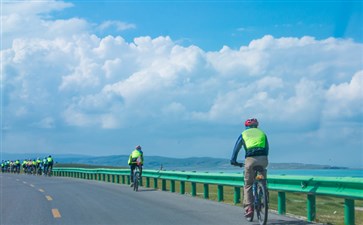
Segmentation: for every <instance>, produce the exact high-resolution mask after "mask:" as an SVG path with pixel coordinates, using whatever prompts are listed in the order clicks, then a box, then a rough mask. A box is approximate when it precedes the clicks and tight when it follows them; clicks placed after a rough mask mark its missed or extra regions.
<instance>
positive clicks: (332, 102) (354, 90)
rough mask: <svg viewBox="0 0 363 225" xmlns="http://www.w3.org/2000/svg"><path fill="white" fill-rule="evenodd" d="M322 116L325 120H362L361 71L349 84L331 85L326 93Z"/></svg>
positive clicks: (362, 72) (362, 81)
mask: <svg viewBox="0 0 363 225" xmlns="http://www.w3.org/2000/svg"><path fill="white" fill-rule="evenodd" d="M325 96H326V107H325V109H324V115H325V116H326V117H327V119H330V120H331V119H335V120H347V119H348V120H349V119H352V118H354V119H355V118H360V121H361V122H362V120H363V118H362V116H363V71H359V72H357V73H356V74H354V76H353V77H352V79H351V81H350V82H344V83H341V84H338V85H336V84H332V85H331V86H330V88H329V89H328V90H327V92H326V95H325Z"/></svg>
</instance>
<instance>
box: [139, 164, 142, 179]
mask: <svg viewBox="0 0 363 225" xmlns="http://www.w3.org/2000/svg"><path fill="white" fill-rule="evenodd" d="M139 171H140V177H141V176H142V165H140V166H139Z"/></svg>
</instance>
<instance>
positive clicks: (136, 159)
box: [128, 145, 144, 187]
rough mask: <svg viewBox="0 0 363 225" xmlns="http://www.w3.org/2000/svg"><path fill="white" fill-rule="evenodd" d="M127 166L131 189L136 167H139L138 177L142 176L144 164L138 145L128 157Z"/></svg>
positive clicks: (142, 154)
mask: <svg viewBox="0 0 363 225" xmlns="http://www.w3.org/2000/svg"><path fill="white" fill-rule="evenodd" d="M128 164H129V166H130V180H131V185H130V186H131V187H132V186H133V182H132V181H133V180H134V170H135V168H136V166H138V167H139V170H140V176H141V175H142V165H143V164H144V153H143V152H142V151H141V146H140V145H138V146H136V147H135V150H133V151H132V152H131V154H130V156H129V161H128Z"/></svg>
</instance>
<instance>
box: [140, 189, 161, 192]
mask: <svg viewBox="0 0 363 225" xmlns="http://www.w3.org/2000/svg"><path fill="white" fill-rule="evenodd" d="M146 191H157V189H139V190H138V192H146Z"/></svg>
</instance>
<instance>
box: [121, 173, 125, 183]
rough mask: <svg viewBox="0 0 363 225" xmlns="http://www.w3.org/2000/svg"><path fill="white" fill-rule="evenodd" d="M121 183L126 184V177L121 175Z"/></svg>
mask: <svg viewBox="0 0 363 225" xmlns="http://www.w3.org/2000/svg"><path fill="white" fill-rule="evenodd" d="M121 183H122V184H125V183H126V179H125V175H121Z"/></svg>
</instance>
